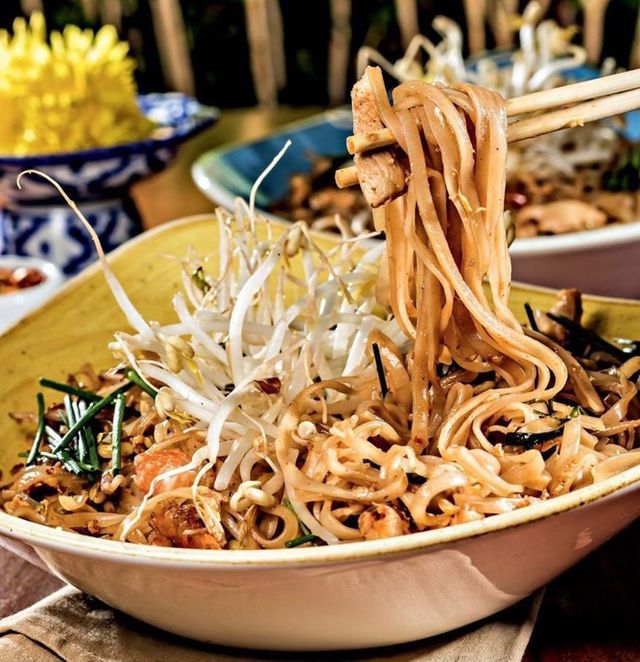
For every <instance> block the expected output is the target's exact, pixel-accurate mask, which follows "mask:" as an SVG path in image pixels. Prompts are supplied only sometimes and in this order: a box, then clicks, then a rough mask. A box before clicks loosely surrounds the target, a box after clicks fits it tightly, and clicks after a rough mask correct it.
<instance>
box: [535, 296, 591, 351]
mask: <svg viewBox="0 0 640 662" xmlns="http://www.w3.org/2000/svg"><path fill="white" fill-rule="evenodd" d="M549 312H551V313H553V314H554V315H560V316H562V317H566V318H568V319H570V320H572V321H573V322H577V323H578V324H580V320H581V319H582V294H581V293H580V290H577V289H576V288H575V287H571V288H567V289H564V290H560V291H559V292H558V295H557V296H556V302H555V304H554V305H553V308H551V310H550V311H549ZM536 321H537V322H538V327H539V329H540V331H542V333H544V334H545V335H546V336H549V337H550V338H552V339H554V340H557V341H558V342H559V343H560V344H562V343H563V342H564V341H565V340H566V338H567V334H568V331H567V330H566V329H565V328H564V327H563V326H562V325H561V324H558V323H557V322H554V321H553V320H552V319H550V318H549V317H547V316H546V315H544V314H539V315H536Z"/></svg>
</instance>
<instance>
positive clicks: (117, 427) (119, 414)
mask: <svg viewBox="0 0 640 662" xmlns="http://www.w3.org/2000/svg"><path fill="white" fill-rule="evenodd" d="M124 402H125V399H124V395H123V394H122V393H119V394H118V397H117V398H116V404H115V407H114V408H113V427H112V428H111V472H112V473H113V475H114V476H117V475H118V474H119V473H120V469H121V468H122V446H121V445H120V440H121V439H122V421H123V420H124Z"/></svg>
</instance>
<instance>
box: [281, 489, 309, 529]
mask: <svg viewBox="0 0 640 662" xmlns="http://www.w3.org/2000/svg"><path fill="white" fill-rule="evenodd" d="M282 505H283V506H284V507H285V508H288V509H289V510H290V511H291V512H292V513H293V514H294V515H295V516H296V519H297V520H298V524H300V529H301V530H302V533H304V534H305V535H309V534H310V533H311V530H310V529H309V527H308V526H307V525H306V524H305V523H304V522H303V521H302V520H301V519H300V518H299V517H298V513H297V512H296V511H295V508H294V507H293V504H292V503H291V501H289V498H288V497H285V498H284V499H282Z"/></svg>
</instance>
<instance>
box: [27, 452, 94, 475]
mask: <svg viewBox="0 0 640 662" xmlns="http://www.w3.org/2000/svg"><path fill="white" fill-rule="evenodd" d="M40 455H42V457H45V458H47V459H48V460H54V461H56V462H62V464H63V465H64V467H65V469H66V470H67V471H71V472H72V473H74V474H81V473H87V472H91V471H93V469H92V468H91V467H90V466H89V465H87V464H84V463H83V462H78V461H77V460H75V459H74V458H73V457H71V454H70V453H69V452H67V451H65V450H61V451H59V452H58V453H46V452H42V453H40Z"/></svg>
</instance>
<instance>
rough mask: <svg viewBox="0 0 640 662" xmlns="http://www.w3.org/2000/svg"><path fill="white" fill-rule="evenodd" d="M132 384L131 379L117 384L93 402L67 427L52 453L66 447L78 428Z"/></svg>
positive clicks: (82, 426)
mask: <svg viewBox="0 0 640 662" xmlns="http://www.w3.org/2000/svg"><path fill="white" fill-rule="evenodd" d="M133 385H134V383H133V381H130V382H127V383H126V384H123V385H122V386H119V387H118V388H117V389H115V390H113V391H111V393H109V395H105V396H104V398H102V399H101V400H98V402H94V403H93V404H92V405H91V406H90V407H89V408H88V409H87V411H86V412H85V413H84V414H83V415H82V416H81V417H80V418H79V419H78V420H77V421H76V422H75V423H74V424H73V425H72V426H71V427H70V428H69V430H68V431H67V432H66V433H65V435H64V436H63V437H62V439H61V440H60V441H59V442H58V443H57V444H56V445H55V446H54V447H53V448H52V449H51V450H52V451H53V452H54V453H57V452H58V451H60V450H62V449H63V448H66V447H67V446H68V445H69V444H70V443H71V440H72V439H73V438H74V437H75V436H76V434H78V432H79V431H80V430H82V429H83V428H84V426H85V425H86V424H87V423H88V422H89V421H90V420H91V419H92V418H93V417H94V416H95V415H96V414H97V413H98V412H99V411H102V410H103V409H104V408H105V407H108V406H109V405H110V404H111V403H112V402H113V401H114V400H115V399H116V398H117V397H118V396H119V395H120V394H122V393H124V392H125V391H128V390H129V389H130V388H131V387H132V386H133Z"/></svg>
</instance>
